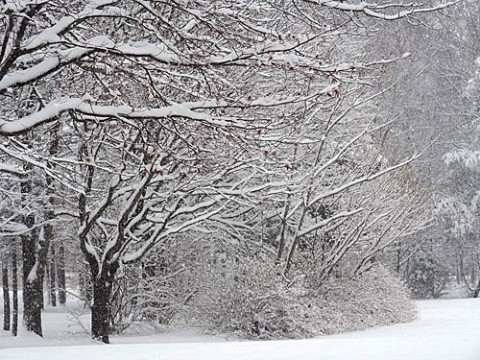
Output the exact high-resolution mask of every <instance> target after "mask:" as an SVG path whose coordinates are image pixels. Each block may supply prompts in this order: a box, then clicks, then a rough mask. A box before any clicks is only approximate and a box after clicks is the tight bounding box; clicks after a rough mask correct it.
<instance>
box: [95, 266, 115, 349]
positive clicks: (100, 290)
mask: <svg viewBox="0 0 480 360" xmlns="http://www.w3.org/2000/svg"><path fill="white" fill-rule="evenodd" d="M93 261H95V260H93ZM91 269H92V283H93V305H92V315H91V316H92V338H93V339H96V340H100V341H102V342H104V343H106V344H109V343H110V332H111V329H110V310H111V309H110V298H111V295H112V285H113V280H114V278H115V273H116V272H117V269H118V263H114V264H113V265H110V266H108V267H107V268H103V269H101V270H100V271H101V272H100V273H99V271H98V267H97V263H96V261H95V263H94V264H93V263H92V264H91Z"/></svg>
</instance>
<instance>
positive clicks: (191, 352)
mask: <svg viewBox="0 0 480 360" xmlns="http://www.w3.org/2000/svg"><path fill="white" fill-rule="evenodd" d="M418 307H419V310H420V316H419V319H418V320H416V321H414V322H412V323H409V324H400V325H394V326H389V327H383V328H376V329H370V330H366V331H360V332H352V333H348V334H342V335H334V336H324V337H319V338H315V339H309V340H291V341H232V340H230V341H229V340H227V339H224V338H221V337H212V336H202V335H194V334H192V333H189V332H183V333H168V334H159V335H150V336H139V337H125V336H115V337H112V344H111V345H103V344H93V343H92V342H91V341H90V340H88V337H87V336H86V334H84V333H82V332H80V333H76V332H75V328H72V327H68V326H67V325H68V323H67V322H66V321H65V315H64V314H62V313H55V312H48V313H47V315H46V321H48V320H51V321H52V322H50V323H49V325H48V326H47V327H46V329H45V338H44V339H39V338H35V337H33V336H31V335H25V334H23V333H22V334H21V336H19V337H18V338H16V339H13V338H12V337H10V336H9V335H8V333H6V332H4V333H3V334H2V336H0V348H3V350H0V359H2V360H13V359H15V360H29V359H42V360H43V359H44V360H57V359H58V360H77V359H78V360H80V359H82V360H84V359H90V360H94V359H102V360H127V359H128V360H167V359H168V360H182V359H194V360H202V359H208V360H217V359H225V360H226V359H229V360H235V359H239V360H247V359H248V360H253V359H262V360H265V359H278V360H281V359H289V360H290V359H295V360H308V359H312V360H313V359H315V360H318V359H325V360H364V359H365V360H367V359H368V360H394V359H398V360H400V359H401V360H416V359H418V360H430V359H431V360H479V359H480V299H478V300H477V299H464V300H433V301H421V302H418ZM62 319H63V320H62ZM73 344H77V345H74V346H72V345H73Z"/></svg>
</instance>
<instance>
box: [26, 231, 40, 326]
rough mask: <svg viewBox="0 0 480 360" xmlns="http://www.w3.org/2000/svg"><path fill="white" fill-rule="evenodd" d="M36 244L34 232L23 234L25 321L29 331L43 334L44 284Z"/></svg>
mask: <svg viewBox="0 0 480 360" xmlns="http://www.w3.org/2000/svg"><path fill="white" fill-rule="evenodd" d="M27 226H28V225H27ZM28 227H31V226H28ZM36 245H37V242H36V241H35V239H33V234H31V233H30V234H25V235H22V258H23V321H24V322H25V327H26V329H27V331H32V332H34V333H35V334H37V335H39V336H42V302H43V301H42V298H43V286H42V285H43V284H41V282H40V279H39V276H38V275H39V274H38V265H39V263H38V261H37V260H38V259H37V246H36Z"/></svg>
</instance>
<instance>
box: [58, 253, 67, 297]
mask: <svg viewBox="0 0 480 360" xmlns="http://www.w3.org/2000/svg"><path fill="white" fill-rule="evenodd" d="M57 287H58V302H59V303H60V305H65V304H66V303H67V293H66V285H65V248H64V247H63V245H59V247H58V255H57Z"/></svg>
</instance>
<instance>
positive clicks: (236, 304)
mask: <svg viewBox="0 0 480 360" xmlns="http://www.w3.org/2000/svg"><path fill="white" fill-rule="evenodd" d="M209 280H210V283H209V285H208V286H207V287H206V288H205V292H204V293H203V294H202V296H199V297H198V298H197V300H196V301H195V302H194V304H193V307H192V309H191V313H190V316H191V317H192V318H193V316H195V317H196V318H197V319H198V320H200V321H201V322H203V324H205V325H206V326H207V327H208V329H209V330H211V331H216V332H223V333H235V334H237V335H238V336H240V337H243V338H249V339H268V338H275V339H278V338H304V337H311V336H315V335H322V334H332V333H338V332H342V331H347V330H357V329H363V328H366V327H371V326H379V325H388V324H392V323H397V322H405V321H409V320H411V319H413V317H414V316H415V309H414V307H413V305H412V303H411V302H410V300H409V293H408V290H407V288H406V287H405V286H404V284H403V283H402V282H401V281H400V280H399V279H397V278H396V277H394V276H393V275H391V274H390V273H389V272H388V271H387V270H386V269H385V268H383V267H379V266H376V267H373V268H372V269H371V270H369V271H368V272H365V273H363V274H362V275H359V276H357V277H355V278H351V279H345V278H332V279H330V280H328V281H327V282H325V283H324V284H322V286H321V287H319V288H312V287H309V286H308V285H307V284H308V281H306V277H302V276H299V280H298V281H293V282H286V281H285V279H284V278H283V277H282V276H281V269H277V268H276V267H274V266H269V265H266V264H263V263H258V262H250V263H242V264H235V263H229V264H223V266H222V267H221V268H215V269H212V271H211V273H210V279H209Z"/></svg>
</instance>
